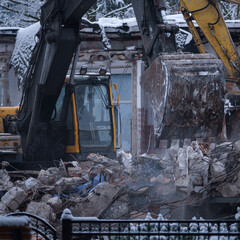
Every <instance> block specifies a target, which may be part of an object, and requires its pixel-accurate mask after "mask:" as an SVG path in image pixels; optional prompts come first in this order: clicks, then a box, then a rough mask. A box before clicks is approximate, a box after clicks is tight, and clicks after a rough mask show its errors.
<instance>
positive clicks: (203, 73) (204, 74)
mask: <svg viewBox="0 0 240 240" xmlns="http://www.w3.org/2000/svg"><path fill="white" fill-rule="evenodd" d="M199 75H200V76H207V75H208V72H207V71H202V72H199Z"/></svg>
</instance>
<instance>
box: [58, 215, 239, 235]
mask: <svg viewBox="0 0 240 240" xmlns="http://www.w3.org/2000/svg"><path fill="white" fill-rule="evenodd" d="M62 239H63V240H71V239H82V240H90V239H104V240H108V239H109V240H127V239H129V240H138V239H139V240H148V239H149V240H157V239H158V240H240V221H234V220H233V221H229V220H224V221H213V220H181V221H179V220H161V221H159V220H150V221H148V220H100V219H99V220H98V219H94V218H92V219H91V218H77V217H72V216H71V214H68V216H67V217H66V216H63V217H62Z"/></svg>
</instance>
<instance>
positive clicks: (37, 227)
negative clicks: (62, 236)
mask: <svg viewBox="0 0 240 240" xmlns="http://www.w3.org/2000/svg"><path fill="white" fill-rule="evenodd" d="M7 216H27V217H28V219H29V227H30V228H31V230H32V232H33V237H34V239H35V240H38V239H41V240H42V239H46V240H56V239H57V237H56V235H57V234H56V229H55V228H54V227H53V226H52V225H50V224H49V223H48V222H47V221H45V220H44V219H42V218H40V217H38V216H36V215H34V214H30V213H27V212H15V213H10V214H8V215H7Z"/></svg>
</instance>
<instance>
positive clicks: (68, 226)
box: [61, 209, 72, 240]
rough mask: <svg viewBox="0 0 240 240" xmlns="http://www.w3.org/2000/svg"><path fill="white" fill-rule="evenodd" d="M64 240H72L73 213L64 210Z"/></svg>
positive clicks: (62, 217) (62, 218)
mask: <svg viewBox="0 0 240 240" xmlns="http://www.w3.org/2000/svg"><path fill="white" fill-rule="evenodd" d="M61 220H62V240H72V213H71V211H70V210H69V209H64V211H63V213H62V216H61Z"/></svg>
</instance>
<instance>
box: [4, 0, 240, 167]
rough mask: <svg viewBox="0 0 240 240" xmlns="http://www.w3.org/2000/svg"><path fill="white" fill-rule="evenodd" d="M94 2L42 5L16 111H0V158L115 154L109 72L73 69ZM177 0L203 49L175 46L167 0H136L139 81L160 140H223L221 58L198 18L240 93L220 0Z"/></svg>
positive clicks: (35, 161) (232, 88)
mask: <svg viewBox="0 0 240 240" xmlns="http://www.w3.org/2000/svg"><path fill="white" fill-rule="evenodd" d="M95 2H96V0H61V1H58V0H48V1H47V2H46V3H45V4H44V5H43V7H42V8H41V29H40V31H39V33H38V42H37V45H36V47H35V49H34V52H33V55H32V58H31V61H30V64H29V67H28V71H27V74H26V77H25V81H24V87H23V96H22V101H21V104H20V106H19V109H18V113H17V114H16V113H15V112H14V111H16V108H15V109H2V110H1V109H0V111H2V114H1V117H2V120H1V121H0V125H2V126H3V127H2V131H3V132H4V133H3V135H2V139H0V146H1V145H2V147H0V149H1V158H2V160H9V157H10V156H13V158H14V159H15V160H16V155H15V154H12V155H11V154H10V153H9V154H7V151H10V150H11V151H12V150H13V152H14V151H15V153H16V152H18V154H17V156H20V158H21V157H22V156H23V161H24V162H27V163H28V167H29V166H31V167H33V165H35V166H36V165H39V163H40V164H41V165H43V162H45V163H49V164H52V162H53V160H55V159H60V158H62V157H64V159H63V160H65V159H67V156H69V155H71V156H74V157H75V158H76V159H80V158H79V156H82V155H84V154H87V153H89V152H99V153H102V154H104V155H108V154H109V153H112V154H113V155H114V154H116V146H117V143H116V142H117V133H118V130H117V129H118V128H117V127H116V125H117V124H116V122H117V119H118V117H116V114H115V113H116V112H117V107H116V106H115V105H114V104H113V101H112V94H111V86H112V85H111V81H110V77H109V76H107V75H104V76H103V74H102V73H101V74H97V75H95V76H93V75H86V73H80V74H78V76H76V74H75V69H74V66H75V65H76V61H77V59H78V52H79V48H78V46H79V43H80V42H81V37H80V36H79V26H80V23H81V18H82V16H83V15H84V14H85V13H86V12H87V10H88V9H89V8H90V7H91V6H92V5H93V4H94V3H95ZM180 2H181V10H182V12H183V14H184V17H185V19H186V20H187V22H188V25H189V27H190V30H191V32H192V34H193V36H194V39H195V40H196V41H197V45H198V47H199V49H200V53H201V54H186V53H178V52H177V46H176V39H175V35H176V33H177V32H178V30H179V28H178V27H177V26H176V25H171V24H168V23H167V22H166V18H165V17H166V16H165V15H166V8H165V1H164V0H132V4H133V8H134V12H135V15H136V19H137V23H138V26H139V30H140V34H141V39H142V44H143V48H144V59H145V63H146V70H145V71H144V73H143V75H142V80H141V85H142V87H143V89H144V90H145V92H146V93H147V94H148V95H149V98H150V101H151V103H152V108H153V112H154V130H155V131H154V132H155V137H156V143H157V145H159V142H160V139H167V140H168V141H169V145H170V144H171V140H172V139H174V138H177V139H182V141H183V140H184V139H185V138H191V139H196V138H198V137H199V138H203V139H206V140H208V141H209V140H211V138H212V137H214V138H216V137H217V138H219V137H220V135H221V132H222V128H223V123H224V98H225V74H224V69H223V67H222V62H221V61H220V60H219V59H218V58H216V57H214V56H212V55H209V54H205V52H204V50H203V44H202V43H201V39H200V38H199V36H198V35H197V31H196V29H195V28H194V24H193V22H192V20H193V18H194V19H195V20H196V21H197V22H198V24H199V27H200V28H201V29H202V31H203V33H204V34H205V36H206V37H207V38H208V40H209V42H210V43H212V45H213V46H214V49H215V51H216V52H217V53H218V55H219V56H220V58H221V59H222V61H223V63H224V64H225V66H226V68H227V69H228V71H229V73H230V76H231V79H229V78H228V79H229V80H228V81H230V82H228V83H229V84H228V86H227V89H228V91H229V92H230V93H232V94H238V91H239V84H238V74H239V71H238V69H239V58H238V55H237V52H236V51H235V49H234V47H233V44H232V40H231V38H230V35H229V33H228V31H227V28H226V26H225V23H224V20H223V18H222V15H221V13H220V10H219V7H218V5H217V1H215V0H201V1H199V0H186V1H185V0H180ZM231 2H236V3H239V2H238V1H231ZM72 59H74V60H73V64H72V66H73V67H72V71H71V75H70V77H69V80H68V81H67V82H66V81H65V79H66V74H67V71H68V68H69V66H70V63H71V61H72ZM114 88H116V86H114ZM100 106H101V107H100ZM100 109H102V110H104V111H103V112H102V111H100ZM94 111H95V112H94ZM93 112H94V114H95V115H94V116H92V114H93ZM93 120H94V121H93ZM0 127H1V126H0ZM7 133H9V136H8V135H7ZM20 136H21V137H20ZM15 138H16V139H15ZM101 139H102V140H101ZM4 149H5V150H4ZM4 151H5V152H4ZM6 156H7V158H5V157H6ZM17 160H18V159H17ZM19 161H20V159H19ZM22 166H23V165H22Z"/></svg>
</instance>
